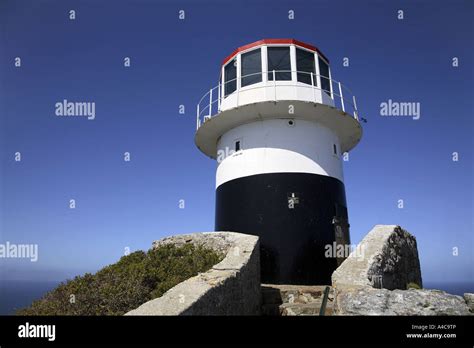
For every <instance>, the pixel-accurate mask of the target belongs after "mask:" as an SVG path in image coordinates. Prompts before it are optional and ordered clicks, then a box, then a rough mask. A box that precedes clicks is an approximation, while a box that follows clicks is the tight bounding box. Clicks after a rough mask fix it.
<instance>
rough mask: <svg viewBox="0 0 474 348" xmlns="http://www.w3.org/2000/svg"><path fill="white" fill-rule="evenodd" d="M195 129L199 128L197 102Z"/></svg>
mask: <svg viewBox="0 0 474 348" xmlns="http://www.w3.org/2000/svg"><path fill="white" fill-rule="evenodd" d="M196 111H197V112H196V130H198V129H199V127H200V126H201V125H200V122H199V104H198V105H197V110H196Z"/></svg>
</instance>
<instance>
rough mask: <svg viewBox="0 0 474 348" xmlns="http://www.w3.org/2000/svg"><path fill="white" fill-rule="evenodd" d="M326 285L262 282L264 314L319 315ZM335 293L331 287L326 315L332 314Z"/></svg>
mask: <svg viewBox="0 0 474 348" xmlns="http://www.w3.org/2000/svg"><path fill="white" fill-rule="evenodd" d="M325 288H326V286H324V285H276V284H262V303H263V305H262V314H263V315H268V316H279V315H281V316H304V315H319V312H320V309H321V306H322V303H323V297H324V290H325ZM333 300H334V293H333V291H332V288H330V291H329V295H328V300H327V303H326V308H325V315H331V314H332V304H333Z"/></svg>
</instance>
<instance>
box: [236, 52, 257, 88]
mask: <svg viewBox="0 0 474 348" xmlns="http://www.w3.org/2000/svg"><path fill="white" fill-rule="evenodd" d="M241 65H242V87H244V86H248V85H251V84H253V83H257V82H262V56H261V50H260V48H259V49H256V50H253V51H250V52H247V53H244V54H242V57H241Z"/></svg>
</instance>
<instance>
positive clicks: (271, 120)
mask: <svg viewBox="0 0 474 348" xmlns="http://www.w3.org/2000/svg"><path fill="white" fill-rule="evenodd" d="M196 128H197V130H196V133H195V143H196V146H197V147H198V148H199V150H201V151H202V152H203V153H204V154H206V155H207V156H209V157H210V158H213V159H215V160H216V162H217V170H216V210H215V230H216V231H233V232H240V233H245V234H252V235H257V236H259V238H260V258H261V260H260V261H261V279H262V282H263V283H273V284H328V283H329V282H330V278H331V274H332V272H333V271H334V270H335V269H336V268H337V266H338V264H340V262H342V260H343V256H341V255H338V254H337V253H336V250H334V249H335V248H336V249H337V248H338V247H345V246H346V245H348V244H349V243H350V237H349V221H348V213H347V205H346V197H345V188H344V177H343V169H342V162H343V156H344V154H345V153H348V152H349V151H350V150H351V149H353V148H354V147H355V146H356V145H357V143H358V142H359V141H360V139H361V137H362V128H361V125H360V123H359V116H358V112H357V106H356V99H355V96H354V95H353V94H352V92H351V91H350V90H349V89H348V88H347V87H345V86H344V85H343V84H342V83H340V82H339V81H336V80H334V79H333V78H332V75H331V69H330V65H329V60H328V58H327V57H326V56H325V55H324V54H323V53H322V52H321V51H320V50H319V49H318V48H317V47H315V46H313V45H311V44H307V43H304V42H301V41H297V40H294V39H264V40H260V41H256V42H253V43H250V44H248V45H245V46H242V47H239V48H237V49H236V50H234V51H233V52H232V53H231V54H230V55H229V56H227V57H226V58H225V59H224V60H223V62H222V66H221V68H220V77H219V82H218V83H217V84H216V86H215V87H213V88H211V89H210V90H209V91H207V93H206V94H204V96H203V97H202V98H201V100H200V101H199V102H198V105H197V117H196Z"/></svg>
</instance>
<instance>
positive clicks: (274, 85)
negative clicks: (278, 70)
mask: <svg viewBox="0 0 474 348" xmlns="http://www.w3.org/2000/svg"><path fill="white" fill-rule="evenodd" d="M273 97H274V101H275V103H276V101H277V87H276V78H275V70H273Z"/></svg>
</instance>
